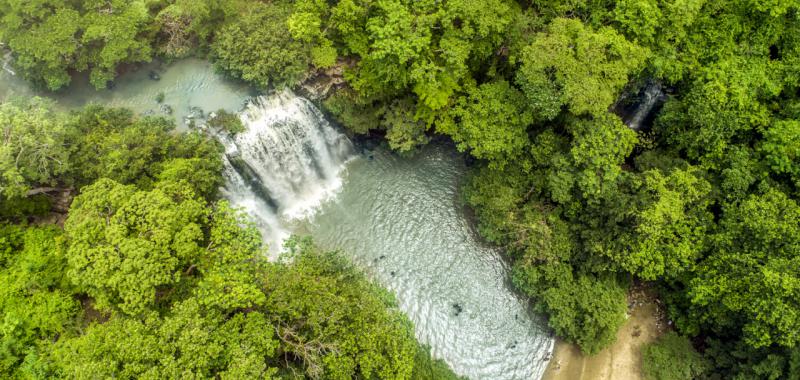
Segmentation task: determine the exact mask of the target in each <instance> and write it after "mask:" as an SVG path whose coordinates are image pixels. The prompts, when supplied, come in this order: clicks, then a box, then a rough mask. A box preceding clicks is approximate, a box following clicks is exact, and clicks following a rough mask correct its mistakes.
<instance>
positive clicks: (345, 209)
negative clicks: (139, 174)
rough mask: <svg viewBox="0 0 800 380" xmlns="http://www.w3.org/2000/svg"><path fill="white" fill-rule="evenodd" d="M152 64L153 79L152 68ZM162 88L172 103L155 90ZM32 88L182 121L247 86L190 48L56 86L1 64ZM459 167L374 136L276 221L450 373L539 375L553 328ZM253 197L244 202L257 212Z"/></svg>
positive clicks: (1, 93) (446, 157)
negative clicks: (188, 55) (346, 266)
mask: <svg viewBox="0 0 800 380" xmlns="http://www.w3.org/2000/svg"><path fill="white" fill-rule="evenodd" d="M151 72H156V73H157V74H158V75H159V76H160V80H157V81H156V80H152V79H151V78H150V76H151V75H150V74H151ZM159 93H163V94H164V99H165V100H164V104H166V105H169V106H170V107H171V109H172V111H173V112H172V113H171V114H167V113H165V111H164V109H162V106H161V105H160V104H159V103H157V102H156V100H155V99H156V96H157V95H158V94H159ZM33 95H40V96H47V97H50V98H53V99H54V100H56V101H57V103H58V105H59V106H60V107H62V108H64V109H72V108H76V107H80V106H82V105H84V104H86V103H90V102H95V103H100V104H106V105H110V106H120V107H127V108H130V109H132V110H134V111H135V112H137V113H140V114H164V115H170V116H171V117H173V118H174V119H175V121H176V123H177V124H178V125H179V128H181V129H183V128H186V125H187V118H189V117H191V116H192V115H195V116H197V114H198V113H199V112H198V109H201V110H203V111H205V112H206V113H207V112H210V111H213V110H217V109H219V108H224V109H226V110H228V111H232V112H233V111H239V110H241V109H242V107H243V105H244V104H245V102H246V101H247V100H248V99H250V98H251V97H252V96H253V95H255V93H254V92H253V91H252V90H251V89H250V88H249V87H247V86H245V85H242V84H238V83H234V82H231V81H229V80H226V79H225V78H224V77H223V76H221V75H219V74H217V73H215V72H214V70H213V68H212V67H211V65H210V64H209V63H207V62H205V61H201V60H194V59H189V60H183V61H179V62H176V63H174V64H171V65H165V66H160V65H157V64H151V65H146V66H144V67H141V68H140V69H138V70H136V71H131V72H129V73H126V74H124V75H122V76H121V77H120V78H119V79H118V80H117V81H116V85H115V86H114V88H112V89H108V90H101V91H96V90H95V89H94V88H92V87H91V86H89V84H88V80H87V79H86V78H85V77H79V78H76V79H75V80H74V83H73V84H72V85H71V86H70V87H69V88H67V89H65V90H63V91H60V92H59V93H56V94H44V93H40V92H37V91H33V90H31V89H30V88H29V87H28V85H27V83H25V82H24V81H22V80H21V79H20V78H19V77H18V76H12V75H10V74H9V73H7V72H5V71H0V99H7V98H9V97H13V96H33ZM276 112H277V111H276ZM307 119H308V118H307ZM276 125H292V124H291V123H289V124H286V123H284V124H280V123H278V124H276ZM295 127H296V126H295ZM276 128H277V127H276ZM336 133H338V132H336ZM272 154H274V152H273V153H272ZM465 171H466V168H465V166H464V163H463V159H462V157H460V156H459V155H458V154H456V152H455V150H454V149H453V147H452V146H449V145H444V144H432V145H430V146H428V147H426V148H425V149H424V150H423V151H422V152H421V153H420V154H418V155H416V156H415V157H412V158H401V157H398V156H397V155H394V154H392V153H391V152H389V151H388V150H385V149H383V148H377V149H375V150H372V151H367V152H366V153H363V154H358V155H357V156H356V157H355V158H354V159H352V160H348V161H347V163H346V164H344V167H343V170H341V171H338V172H336V173H337V174H336V175H337V176H339V178H338V179H337V183H338V182H339V180H340V182H341V185H340V186H339V188H338V191H336V192H335V194H334V195H333V196H332V197H329V198H328V200H327V201H324V202H323V203H322V204H321V205H320V206H318V208H316V209H315V210H314V212H312V213H311V215H310V216H308V215H307V216H305V217H304V218H301V219H286V218H284V219H282V220H278V221H277V222H276V223H281V226H280V227H281V228H282V229H286V230H287V231H288V232H299V233H310V234H311V235H312V236H313V237H314V238H315V240H316V241H317V243H318V244H320V245H321V246H323V247H324V248H327V249H342V251H343V252H344V253H345V254H347V255H348V256H349V257H350V258H351V259H352V260H353V261H354V262H356V263H357V264H358V265H359V266H360V267H361V268H363V269H364V270H365V272H367V273H368V274H369V275H370V276H371V277H373V278H374V279H375V280H377V281H378V282H379V283H381V284H382V285H383V286H385V287H387V288H389V289H390V290H391V291H392V292H394V294H395V295H396V297H397V300H398V303H399V305H400V308H401V309H402V310H403V311H404V312H405V313H406V314H407V315H408V316H409V317H410V318H411V320H412V321H413V322H414V324H415V333H416V335H417V337H418V339H419V340H420V341H422V342H424V343H427V344H429V345H430V346H431V348H432V352H433V353H434V355H435V356H436V357H439V358H442V359H444V360H445V361H446V362H447V363H448V364H449V365H450V366H451V367H452V368H453V369H454V370H455V371H456V372H457V373H459V374H461V375H465V376H468V377H469V378H472V379H492V380H495V379H497V380H503V379H509V380H511V379H538V378H540V377H541V374H542V373H543V371H544V369H545V367H546V365H547V359H546V357H547V356H549V352H550V351H551V349H552V344H553V340H552V338H551V337H550V336H549V333H548V331H547V330H546V328H545V327H544V326H545V323H544V322H543V321H542V320H541V319H540V318H538V317H537V316H536V315H534V314H533V313H531V311H530V307H529V305H528V303H527V302H526V301H525V300H523V299H521V298H519V297H518V296H517V295H515V293H514V292H513V291H512V290H511V288H510V285H509V283H508V268H507V267H506V265H505V263H504V261H503V260H502V259H501V257H500V253H499V252H498V251H497V250H496V249H493V248H491V247H488V246H486V245H485V244H483V243H481V241H480V240H479V239H478V237H477V235H476V234H475V231H474V229H473V226H472V225H471V224H470V221H469V218H468V217H467V216H466V215H465V213H464V207H463V206H462V204H461V202H460V198H459V194H458V189H459V187H460V185H461V181H462V179H463V178H464V174H465ZM256 203H257V202H256ZM262 203H263V202H262ZM247 204H248V203H243V205H247ZM253 204H255V203H253ZM253 207H254V208H253V209H252V210H247V211H250V212H251V213H252V214H253V215H254V217H256V214H257V213H256V212H255V211H256V210H255V206H253Z"/></svg>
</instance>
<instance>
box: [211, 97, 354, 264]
mask: <svg viewBox="0 0 800 380" xmlns="http://www.w3.org/2000/svg"><path fill="white" fill-rule="evenodd" d="M240 118H241V120H242V123H243V124H244V125H245V127H246V130H245V131H244V132H241V133H239V134H237V135H236V136H234V137H232V138H230V137H221V138H220V140H221V141H222V143H223V144H224V145H225V159H224V163H225V173H224V175H225V179H226V188H225V193H226V196H227V197H228V199H229V200H230V201H231V203H233V204H234V205H235V206H239V207H242V208H244V209H245V210H247V211H248V212H249V213H250V214H251V216H252V217H253V219H254V220H255V222H256V223H257V224H258V225H259V227H260V230H261V231H262V233H263V234H264V238H265V241H266V242H267V243H268V244H269V245H270V247H271V249H272V251H273V252H278V251H279V250H280V248H281V243H282V242H283V239H285V238H286V237H287V236H288V235H289V231H288V230H287V228H286V222H288V221H292V220H296V219H302V218H304V217H306V216H309V215H310V214H311V212H312V211H313V210H314V209H315V208H316V207H317V206H319V205H320V204H321V203H322V202H323V201H325V200H326V199H328V198H329V197H330V196H331V195H333V194H334V193H335V192H336V190H337V189H339V188H340V187H341V185H342V180H341V177H340V174H341V171H342V170H343V168H344V164H345V163H346V162H347V161H348V160H349V159H350V158H351V157H352V156H353V146H352V144H351V142H350V140H348V139H347V137H346V136H344V135H343V134H341V133H339V132H337V131H336V130H335V129H333V127H332V126H331V125H330V124H329V123H328V122H327V121H326V120H325V118H324V117H323V115H322V113H321V112H320V111H319V110H317V109H316V108H315V107H314V105H313V104H311V103H310V102H309V101H308V100H306V99H304V98H301V97H297V96H295V95H294V94H293V93H291V92H290V91H288V90H284V91H282V92H278V93H276V94H273V95H269V96H260V97H258V98H255V99H254V100H253V101H251V102H249V103H248V105H247V106H246V107H245V109H244V111H243V112H242V113H241V114H240Z"/></svg>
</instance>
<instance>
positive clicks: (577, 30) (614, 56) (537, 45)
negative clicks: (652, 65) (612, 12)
mask: <svg viewBox="0 0 800 380" xmlns="http://www.w3.org/2000/svg"><path fill="white" fill-rule="evenodd" d="M647 55H648V52H647V50H646V49H643V48H641V47H639V46H637V45H635V44H633V43H631V42H628V41H627V40H625V38H624V37H623V36H621V35H619V34H618V33H617V32H616V31H614V30H613V29H611V28H607V27H606V28H602V29H600V30H598V31H594V30H592V29H591V28H589V27H587V26H585V25H584V24H582V23H581V22H580V21H578V20H573V19H555V20H553V22H552V23H551V24H550V25H549V26H548V28H547V32H545V33H540V34H538V35H537V36H536V38H535V39H534V41H533V43H532V44H531V45H530V46H528V47H527V48H525V50H524V51H523V53H522V66H521V67H520V69H519V71H518V72H517V83H519V85H520V87H521V88H522V91H523V92H524V93H525V95H526V96H528V98H529V100H530V101H531V103H532V108H533V110H534V113H535V115H536V116H537V117H538V118H541V119H544V120H551V119H553V118H554V117H555V116H556V115H557V114H558V113H559V111H560V108H561V106H567V108H568V109H569V111H570V112H572V113H573V114H575V115H585V114H589V115H603V114H605V113H606V112H607V110H608V108H609V107H610V106H611V104H612V103H614V101H615V100H616V99H617V96H618V95H619V92H620V90H622V87H623V86H625V84H627V82H628V78H629V77H630V76H633V75H636V74H638V72H639V71H640V70H641V69H642V66H643V64H644V61H645V59H646V58H647Z"/></svg>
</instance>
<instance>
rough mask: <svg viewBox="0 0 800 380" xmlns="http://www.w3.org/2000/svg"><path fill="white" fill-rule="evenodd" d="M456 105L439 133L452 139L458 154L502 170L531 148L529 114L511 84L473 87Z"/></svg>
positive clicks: (440, 124) (439, 124) (439, 129)
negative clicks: (506, 164) (462, 153)
mask: <svg viewBox="0 0 800 380" xmlns="http://www.w3.org/2000/svg"><path fill="white" fill-rule="evenodd" d="M455 103H456V104H455V105H454V107H453V108H452V109H451V110H450V111H449V112H448V113H446V114H445V116H444V118H443V119H442V120H440V121H439V122H437V124H436V130H437V131H438V132H439V133H444V134H447V135H450V136H451V137H452V138H453V141H455V142H456V143H457V144H458V145H457V146H458V149H459V150H461V151H469V152H470V153H471V154H472V155H473V156H474V157H476V158H482V159H487V160H489V165H490V166H495V167H502V166H503V165H505V163H506V162H508V161H511V160H514V159H516V158H518V157H519V156H520V155H521V154H522V152H523V150H524V149H525V147H526V146H527V145H528V144H529V142H528V132H527V127H528V125H529V124H530V123H531V121H532V119H531V115H530V112H529V111H528V109H527V107H526V105H525V102H524V101H523V97H522V94H521V93H520V92H519V91H517V90H516V89H514V88H513V87H511V85H510V84H509V83H508V82H506V81H499V82H493V83H485V84H482V85H480V86H478V87H473V88H471V89H470V90H468V93H467V95H465V96H461V97H459V98H458V99H457V100H456V102H455Z"/></svg>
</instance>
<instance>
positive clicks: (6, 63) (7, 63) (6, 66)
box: [0, 45, 17, 75]
mask: <svg viewBox="0 0 800 380" xmlns="http://www.w3.org/2000/svg"><path fill="white" fill-rule="evenodd" d="M0 48H2V45H0ZM13 59H14V58H13V57H12V56H11V51H10V50H9V51H7V52H6V53H5V55H4V56H3V70H5V72H7V73H9V74H11V75H17V73H16V72H14V69H12V68H11V62H12V60H13Z"/></svg>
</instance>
